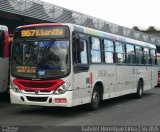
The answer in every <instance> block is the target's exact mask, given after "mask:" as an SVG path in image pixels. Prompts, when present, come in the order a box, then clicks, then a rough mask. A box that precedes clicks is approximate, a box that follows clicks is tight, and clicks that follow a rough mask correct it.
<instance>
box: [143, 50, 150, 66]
mask: <svg viewBox="0 0 160 132" xmlns="http://www.w3.org/2000/svg"><path fill="white" fill-rule="evenodd" d="M150 59H151V57H150V53H149V49H148V48H144V64H150Z"/></svg>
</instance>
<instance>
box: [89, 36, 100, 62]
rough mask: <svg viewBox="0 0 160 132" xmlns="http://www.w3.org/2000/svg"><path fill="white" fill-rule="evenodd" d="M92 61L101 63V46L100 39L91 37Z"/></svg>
mask: <svg viewBox="0 0 160 132" xmlns="http://www.w3.org/2000/svg"><path fill="white" fill-rule="evenodd" d="M91 61H92V62H93V63H101V46H100V39H98V38H95V37H92V38H91Z"/></svg>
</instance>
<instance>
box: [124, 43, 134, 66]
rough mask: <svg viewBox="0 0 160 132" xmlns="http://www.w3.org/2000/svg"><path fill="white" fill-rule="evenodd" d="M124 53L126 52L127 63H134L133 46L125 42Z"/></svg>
mask: <svg viewBox="0 0 160 132" xmlns="http://www.w3.org/2000/svg"><path fill="white" fill-rule="evenodd" d="M126 54H127V63H128V64H135V59H136V58H135V57H136V56H135V51H134V46H133V45H131V44H126Z"/></svg>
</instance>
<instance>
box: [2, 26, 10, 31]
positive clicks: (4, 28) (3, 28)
mask: <svg viewBox="0 0 160 132" xmlns="http://www.w3.org/2000/svg"><path fill="white" fill-rule="evenodd" d="M0 30H3V31H8V27H7V26H4V25H0Z"/></svg>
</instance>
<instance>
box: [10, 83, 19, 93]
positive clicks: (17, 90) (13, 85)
mask: <svg viewBox="0 0 160 132" xmlns="http://www.w3.org/2000/svg"><path fill="white" fill-rule="evenodd" d="M11 89H12V90H13V91H14V92H16V93H21V90H20V89H19V88H18V87H17V86H16V85H15V84H13V83H11Z"/></svg>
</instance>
